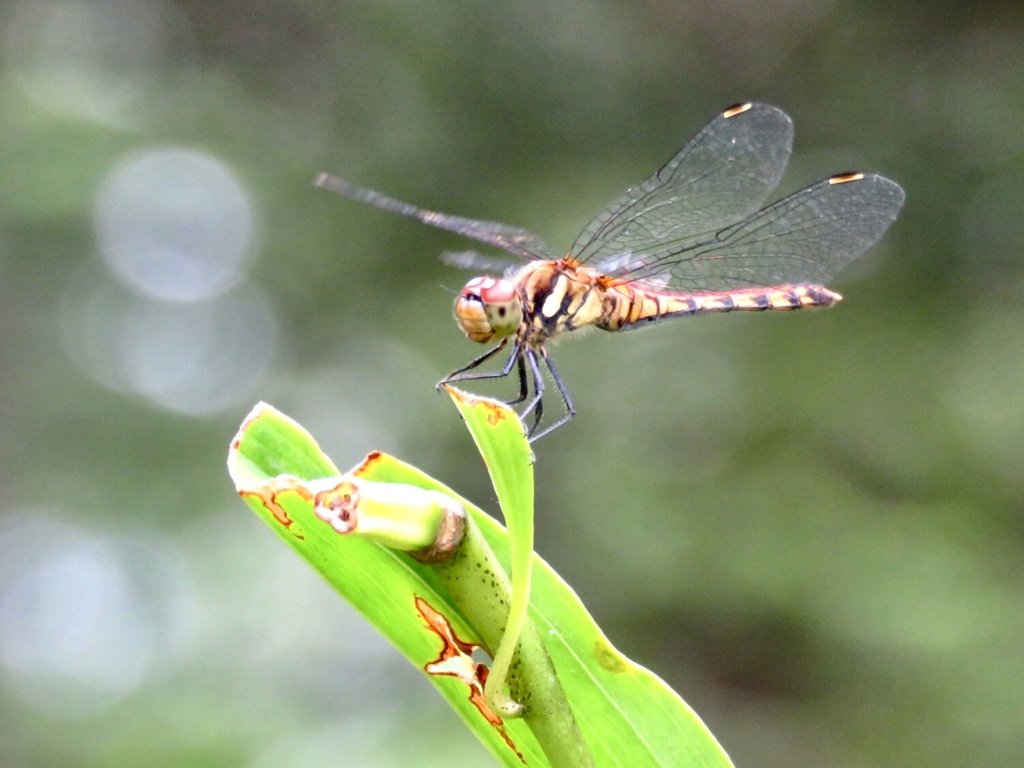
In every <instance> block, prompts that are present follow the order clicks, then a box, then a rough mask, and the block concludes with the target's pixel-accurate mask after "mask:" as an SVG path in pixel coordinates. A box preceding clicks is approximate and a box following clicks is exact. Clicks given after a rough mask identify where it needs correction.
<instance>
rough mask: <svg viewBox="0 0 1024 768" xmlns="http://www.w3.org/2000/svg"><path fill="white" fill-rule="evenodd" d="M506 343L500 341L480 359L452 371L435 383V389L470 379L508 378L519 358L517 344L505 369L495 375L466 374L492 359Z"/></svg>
mask: <svg viewBox="0 0 1024 768" xmlns="http://www.w3.org/2000/svg"><path fill="white" fill-rule="evenodd" d="M507 343H508V338H504V339H502V340H501V343H500V344H498V346H496V347H493V348H491V349H489V350H487V351H486V352H484V353H483V354H482V355H480V357H478V358H476V359H475V360H473V361H472V362H471V363H470V364H469V365H464V366H462V367H461V368H459V369H458V370H455V371H452V372H451V373H449V374H448V375H447V376H445V377H444V378H443V379H441V380H440V381H439V382H437V388H438V389H440V388H441V385H442V384H454V383H457V382H460V381H469V380H471V379H501V378H504V377H505V376H508V375H509V374H510V373H512V366H514V365H515V364H516V360H517V359H518V358H519V356H520V351H519V348H520V345H519V344H518V343H517V344H516V345H515V346H514V347H513V348H512V354H511V355H510V356H509V358H508V362H507V363H505V367H504V368H502V369H501V370H500V371H498V372H497V373H467V371H472V370H473V369H474V368H476V367H478V366H479V365H480V364H482V363H486V362H487V361H488V360H490V359H491V358H492V357H494V356H495V355H496V354H498V353H499V352H500V351H501V350H503V349H504V348H505V345H506V344H507Z"/></svg>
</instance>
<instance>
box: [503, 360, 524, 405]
mask: <svg viewBox="0 0 1024 768" xmlns="http://www.w3.org/2000/svg"><path fill="white" fill-rule="evenodd" d="M516 359H517V361H518V363H517V365H518V368H519V397H517V398H515V399H514V400H506V401H505V405H516V404H517V403H523V402H526V398H527V397H529V395H530V385H529V384H528V383H527V381H526V360H525V358H524V356H523V355H517V356H516Z"/></svg>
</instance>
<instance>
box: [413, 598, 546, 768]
mask: <svg viewBox="0 0 1024 768" xmlns="http://www.w3.org/2000/svg"><path fill="white" fill-rule="evenodd" d="M416 610H417V612H418V613H419V614H420V616H421V617H422V618H423V621H424V622H425V623H426V626H427V629H428V630H430V631H431V632H433V633H434V634H436V635H437V636H438V637H439V638H441V643H442V645H441V653H440V655H439V656H438V657H437V659H435V660H434V661H431V662H428V663H427V664H426V665H424V667H423V669H424V670H425V671H426V673H427V674H428V675H444V676H447V677H454V678H456V679H457V680H460V681H461V682H463V683H465V685H466V686H467V687H468V688H469V702H470V704H472V705H473V706H474V707H476V708H477V710H478V711H479V712H480V714H481V715H483V716H484V718H485V719H486V720H487V722H488V723H490V724H491V725H492V726H493V727H494V729H495V730H497V731H498V733H499V734H500V735H501V737H502V739H504V740H505V743H506V744H508V746H509V749H511V750H512V751H513V752H515V754H516V756H517V757H518V758H519V759H520V760H522V761H523V763H524V764H525V763H526V758H525V757H523V753H522V752H520V751H519V750H518V749H517V748H516V745H515V743H514V742H513V741H512V739H511V737H510V736H509V735H508V733H507V731H506V730H505V724H504V722H503V721H502V719H501V718H500V717H498V715H496V714H494V712H493V711H492V710H491V708H490V707H489V706H488V705H487V700H486V698H485V697H484V683H486V682H487V671H488V670H487V667H486V666H485V665H484V664H478V663H477V662H475V661H473V651H475V650H476V649H477V648H479V647H480V646H478V645H475V644H473V643H467V642H465V641H464V640H460V639H459V637H458V636H457V635H456V634H455V630H454V628H453V627H452V625H451V622H449V621H448V618H447V617H446V616H444V614H442V613H441V612H440V611H437V610H435V609H434V608H433V606H431V605H430V604H429V603H428V602H427V601H426V600H424V599H423V598H422V597H417V598H416Z"/></svg>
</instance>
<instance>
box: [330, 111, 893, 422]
mask: <svg viewBox="0 0 1024 768" xmlns="http://www.w3.org/2000/svg"><path fill="white" fill-rule="evenodd" d="M792 147H793V122H792V120H791V119H790V117H789V116H788V115H787V114H786V113H785V112H783V111H782V110H781V109H779V108H777V107H773V106H769V105H767V104H759V103H752V102H751V103H745V104H737V105H735V106H733V107H730V108H729V109H726V110H725V111H724V112H721V113H720V114H718V115H717V116H716V117H715V118H714V119H713V120H712V121H711V122H710V123H708V124H707V125H706V126H705V127H704V128H703V129H702V130H701V131H700V133H698V134H697V135H696V137H694V138H693V139H692V140H691V141H690V142H689V143H688V144H687V145H686V146H685V147H683V148H682V149H681V150H680V151H679V152H677V153H676V154H675V155H674V156H673V157H672V159H671V160H669V161H668V163H666V164H665V165H664V166H663V167H662V168H661V169H660V170H659V171H658V172H657V173H655V174H654V175H653V176H651V177H650V178H649V179H647V180H646V181H644V182H642V183H640V184H638V185H636V186H634V187H631V188H629V189H628V190H626V192H624V193H623V194H622V195H621V196H620V197H618V198H616V199H615V200H614V201H612V202H611V203H610V204H609V205H608V206H607V207H606V208H605V209H604V210H603V211H602V212H601V213H600V214H598V215H597V217H596V218H594V219H593V220H592V221H591V222H590V223H589V224H587V226H586V227H585V228H584V229H583V231H582V232H581V233H580V235H579V237H577V238H576V242H575V243H573V245H572V247H571V248H570V249H569V252H568V253H567V254H564V255H563V254H562V253H560V252H559V251H557V250H556V249H555V248H553V247H552V246H550V245H548V243H547V242H545V241H544V240H543V239H542V238H540V237H538V236H537V235H535V234H533V233H532V232H529V231H528V230H525V229H521V228H519V227H514V226H509V225H507V224H501V223H499V222H494V221H481V220H477V219H470V218H465V217H462V216H454V215H449V214H445V213H438V212H436V211H429V210H426V209H424V208H419V207H417V206H415V205H411V204H409V203H405V202H402V201H401V200H397V199H395V198H392V197H388V196H387V195H384V194H381V193H380V192H376V191H374V190H371V189H366V188H363V187H358V186H356V185H354V184H350V183H349V182H347V181H345V180H343V179H340V178H338V177H336V176H331V175H329V174H325V173H322V174H320V175H319V176H318V177H317V179H316V181H315V184H316V186H318V187H322V188H324V189H327V190H329V191H331V192H335V193H337V194H340V195H343V196H345V197H348V198H352V199H354V200H357V201H360V202H363V203H368V204H370V205H373V206H376V207H378V208H382V209H384V210H387V211H391V212H394V213H398V214H401V215H403V216H408V217H411V218H414V219H418V220H419V221H421V222H423V223H424V224H429V225H431V226H433V227H438V228H440V229H444V230H448V231H451V232H456V233H458V234H460V235H463V236H465V237H467V238H471V239H473V240H476V241H478V242H481V243H485V244H487V245H490V246H495V247H497V248H500V249H503V250H504V251H506V252H508V253H511V254H513V255H514V256H516V257H518V258H519V259H524V260H525V261H526V263H525V264H521V265H517V266H516V267H513V268H510V269H509V270H507V271H506V272H505V274H504V275H503V276H502V277H492V276H483V277H474V278H473V279H472V280H470V281H469V282H468V283H466V286H465V287H464V288H463V289H462V290H461V291H460V293H459V295H458V297H457V298H456V300H455V318H456V322H457V323H458V325H459V327H460V329H461V330H462V332H463V333H464V334H465V335H466V337H467V338H469V339H470V340H472V341H475V342H479V343H481V344H488V343H494V342H497V343H496V344H495V345H494V346H493V347H491V348H490V349H489V350H488V351H487V352H484V353H483V354H482V355H480V356H479V357H477V358H475V359H474V360H472V361H471V362H470V363H469V364H468V365H465V366H463V367H462V368H459V369H457V370H455V371H453V372H452V373H450V374H448V376H446V377H445V378H444V379H442V380H441V381H440V382H439V383H438V387H439V388H440V387H441V386H442V385H445V384H452V383H458V382H464V381H468V380H478V379H497V378H504V377H507V376H510V375H511V374H512V372H513V371H516V372H517V375H518V379H519V394H518V396H516V397H515V398H513V399H511V400H509V401H507V402H508V404H509V405H511V406H519V408H520V416H521V418H522V419H523V420H524V421H525V420H526V419H527V418H529V417H530V415H531V414H532V421H531V424H530V427H529V429H528V430H527V436H528V438H529V439H530V441H531V442H532V441H535V440H538V439H540V438H541V437H543V436H544V435H547V434H550V433H551V432H552V431H553V430H555V429H557V428H558V427H560V426H562V425H563V424H565V423H566V422H568V421H569V420H570V419H572V417H573V416H574V415H575V413H576V409H575V406H574V405H573V401H572V398H571V397H570V395H569V390H568V388H567V387H566V385H565V382H564V381H563V379H562V377H561V375H560V374H559V372H558V369H557V367H556V366H555V363H554V360H552V358H551V355H550V354H549V352H548V347H547V345H548V343H549V342H550V341H551V340H553V339H555V338H556V337H558V336H561V335H563V334H567V333H570V332H572V331H575V330H578V329H582V328H589V327H596V328H600V329H602V330H605V331H626V330H632V329H636V328H643V327H647V326H649V325H652V324H654V323H658V322H661V321H663V320H672V319H677V318H684V317H690V316H692V315H698V314H705V313H711V312H732V311H739V310H751V311H766V310H795V309H806V308H810V307H829V306H832V305H833V304H835V303H836V302H838V301H840V300H841V299H842V296H841V295H840V294H838V293H836V292H835V291H832V290H830V289H829V288H827V287H826V285H825V284H826V283H828V282H829V281H831V280H832V279H833V278H834V277H835V276H836V275H838V274H839V273H840V272H841V271H842V270H843V269H844V268H846V267H847V266H848V265H849V264H850V263H851V262H852V261H853V260H854V259H856V258H857V257H858V256H860V255H861V254H862V253H864V252H865V251H867V250H868V249H869V248H870V247H871V246H873V245H874V244H875V243H876V242H877V241H878V240H879V238H881V236H882V234H883V233H884V232H885V231H886V229H888V228H889V225H890V224H892V223H893V222H894V221H895V220H896V216H897V215H898V214H899V211H900V208H901V207H902V206H903V200H904V197H905V195H904V192H903V189H902V188H901V187H900V186H899V185H898V184H897V183H896V182H894V181H892V180H890V179H887V178H885V177H884V176H879V175H877V174H873V173H856V172H855V173H841V174H838V175H835V176H831V177H829V178H826V179H823V180H821V181H819V182H817V183H816V184H812V185H810V186H809V187H805V188H804V189H801V190H799V191H798V192H795V193H793V194H791V195H789V196H787V197H783V198H782V199H780V200H778V201H776V202H774V203H771V204H770V205H765V201H766V200H767V198H768V196H769V195H770V194H771V192H772V191H773V190H774V189H775V188H776V187H777V186H778V184H779V182H780V181H781V179H782V175H783V172H784V171H785V170H786V166H787V164H788V163H789V157H790V154H791V152H792ZM762 206H763V207H762ZM450 257H451V258H450V262H452V263H455V264H457V265H459V266H476V265H482V266H484V267H487V266H489V265H491V264H493V260H492V259H491V260H489V259H488V257H486V256H482V255H481V254H477V253H475V252H472V251H468V252H463V253H459V254H450ZM505 349H510V352H509V355H508V358H507V359H506V361H505V363H504V365H503V366H502V367H501V369H500V370H497V371H493V372H480V371H477V370H476V369H477V368H479V366H481V365H482V364H483V363H485V362H487V361H488V360H490V359H492V358H494V357H495V356H496V355H498V354H499V353H500V352H501V351H502V350H505ZM544 369H546V371H547V374H548V375H549V376H550V378H551V381H552V382H553V383H554V385H555V387H556V389H557V391H558V394H559V397H560V398H561V402H562V406H563V411H562V413H561V414H560V416H559V417H558V418H557V419H556V420H555V421H554V422H553V423H549V424H546V425H545V426H544V428H543V429H541V424H542V423H543V420H544V395H545V392H546V384H545V376H544Z"/></svg>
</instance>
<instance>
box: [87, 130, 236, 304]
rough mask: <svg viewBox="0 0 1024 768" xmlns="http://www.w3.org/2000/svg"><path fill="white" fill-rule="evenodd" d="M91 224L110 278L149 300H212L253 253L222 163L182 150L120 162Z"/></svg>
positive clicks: (161, 151) (230, 175)
mask: <svg viewBox="0 0 1024 768" xmlns="http://www.w3.org/2000/svg"><path fill="white" fill-rule="evenodd" d="M95 224H96V236H97V241H98V245H99V250H100V254H101V255H102V257H103V260H104V261H105V262H106V263H107V265H108V266H109V267H110V269H111V270H112V271H113V272H114V274H115V275H117V277H118V278H119V279H120V280H122V281H123V282H124V283H125V284H126V285H128V286H129V287H131V288H132V289H134V290H136V291H139V292H140V293H143V294H146V295H147V296H152V297H153V298H157V299H167V300H172V301H200V300H203V299H210V298H213V297H214V296H218V295H220V294H222V293H224V292H225V291H228V290H230V289H231V288H232V287H233V286H235V285H236V284H237V283H238V282H239V281H240V280H242V279H243V277H244V276H245V274H246V272H247V269H248V264H249V262H250V261H251V260H252V257H253V254H254V251H255V247H254V246H255V239H256V238H255V232H254V223H253V212H252V208H251V206H250V204H249V200H248V198H247V196H246V194H245V190H244V189H243V188H242V185H241V184H240V183H239V182H238V180H237V179H236V178H235V176H234V174H233V173H232V171H231V170H230V169H229V168H228V167H227V165H225V164H224V163H223V162H221V161H220V160H218V159H217V158H215V157H212V156H210V155H207V154H205V153H202V152H198V151H195V150H190V149H164V148H162V149H148V150H144V151H141V152H136V153H133V154H130V155H128V156H127V157H125V158H124V159H122V160H121V161H120V162H119V163H118V164H117V165H115V166H114V168H113V169H112V170H111V171H110V173H109V174H108V175H107V178H106V180H105V181H104V183H103V186H102V188H101V189H100V192H99V195H98V197H97V200H96V209H95Z"/></svg>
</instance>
